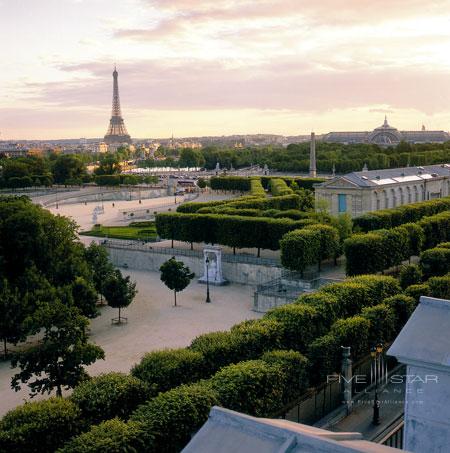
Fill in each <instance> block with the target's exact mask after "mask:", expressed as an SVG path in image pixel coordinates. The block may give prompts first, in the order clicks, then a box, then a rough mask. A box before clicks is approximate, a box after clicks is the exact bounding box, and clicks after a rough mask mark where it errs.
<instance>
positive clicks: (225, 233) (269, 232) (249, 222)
mask: <svg viewBox="0 0 450 453" xmlns="http://www.w3.org/2000/svg"><path fill="white" fill-rule="evenodd" d="M303 222H304V221H302V220H299V221H294V220H291V219H270V218H266V217H244V216H227V215H220V214H201V215H200V214H182V213H179V212H164V213H161V214H158V215H157V216H156V231H157V233H158V235H159V236H160V237H162V238H164V239H171V240H177V241H184V242H205V243H208V244H221V245H227V246H229V247H238V248H245V247H249V248H262V249H270V250H278V249H279V246H280V245H279V242H280V239H281V238H282V237H283V236H284V235H285V234H286V233H287V232H289V231H292V230H294V229H296V228H301V227H302V226H303Z"/></svg>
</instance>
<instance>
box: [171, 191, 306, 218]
mask: <svg viewBox="0 0 450 453" xmlns="http://www.w3.org/2000/svg"><path fill="white" fill-rule="evenodd" d="M222 206H223V207H225V206H227V207H230V208H234V209H259V210H267V209H278V210H287V209H299V208H300V197H299V196H298V195H295V194H292V195H285V196H282V197H271V198H262V197H259V196H252V195H249V196H243V197H239V198H232V199H229V200H216V201H204V202H202V201H191V202H188V203H183V204H181V205H179V206H178V207H177V212H181V213H183V214H194V213H196V212H198V211H199V210H200V209H203V208H217V207H222Z"/></svg>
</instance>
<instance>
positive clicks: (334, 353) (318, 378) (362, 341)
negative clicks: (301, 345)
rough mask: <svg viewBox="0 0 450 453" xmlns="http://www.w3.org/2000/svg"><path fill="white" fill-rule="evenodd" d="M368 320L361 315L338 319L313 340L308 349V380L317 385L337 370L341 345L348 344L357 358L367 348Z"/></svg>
mask: <svg viewBox="0 0 450 453" xmlns="http://www.w3.org/2000/svg"><path fill="white" fill-rule="evenodd" d="M369 332H370V321H369V320H367V319H365V318H363V317H362V316H353V317H352V318H346V319H339V320H338V321H336V322H335V323H334V324H333V326H332V328H331V329H330V332H329V333H328V334H326V335H324V336H322V337H319V338H317V339H316V340H314V341H313V342H312V343H311V345H310V347H309V350H308V354H307V358H308V360H309V363H310V375H311V378H310V382H311V384H312V385H318V384H319V383H320V382H322V381H323V380H324V379H325V377H326V376H327V375H329V374H331V373H333V372H336V371H339V369H340V363H341V357H342V353H341V346H350V347H351V348H352V349H351V350H352V357H353V358H355V359H358V358H360V357H362V356H363V355H365V354H366V353H367V352H368V350H369Z"/></svg>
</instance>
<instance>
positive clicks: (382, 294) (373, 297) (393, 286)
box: [348, 275, 401, 306]
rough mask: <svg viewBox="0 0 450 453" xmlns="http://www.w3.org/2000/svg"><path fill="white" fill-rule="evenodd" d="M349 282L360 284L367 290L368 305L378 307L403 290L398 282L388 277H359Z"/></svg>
mask: <svg viewBox="0 0 450 453" xmlns="http://www.w3.org/2000/svg"><path fill="white" fill-rule="evenodd" d="M348 281H350V282H353V283H360V284H362V285H364V286H365V287H366V288H367V294H368V298H369V300H368V302H367V303H366V306H367V305H377V304H378V303H380V302H381V301H382V300H383V299H384V298H386V297H389V296H393V295H395V294H398V293H399V292H400V291H401V289H400V285H399V283H398V281H397V280H396V279H395V278H393V277H389V276H386V275H359V276H358V277H352V278H350V279H349V280H348Z"/></svg>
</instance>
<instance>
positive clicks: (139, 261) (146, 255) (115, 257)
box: [107, 245, 282, 286]
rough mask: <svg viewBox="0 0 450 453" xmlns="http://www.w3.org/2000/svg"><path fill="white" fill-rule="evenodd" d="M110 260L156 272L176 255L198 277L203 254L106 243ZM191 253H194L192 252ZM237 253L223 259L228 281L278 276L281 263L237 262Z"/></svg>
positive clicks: (255, 280)
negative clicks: (229, 258) (231, 260)
mask: <svg viewBox="0 0 450 453" xmlns="http://www.w3.org/2000/svg"><path fill="white" fill-rule="evenodd" d="M107 250H108V252H109V255H110V258H111V261H112V263H113V264H114V265H115V266H118V267H127V268H129V269H136V270H144V271H152V272H159V268H160V266H161V265H162V264H163V263H164V262H165V261H167V260H168V259H170V258H171V257H172V256H175V258H176V259H177V260H181V261H183V262H184V263H185V264H186V265H187V266H189V268H190V269H191V271H192V272H195V275H196V277H197V278H200V277H201V276H202V275H203V255H202V254H201V253H198V252H197V254H198V256H189V255H191V254H190V253H189V251H188V250H187V251H186V254H183V253H182V252H180V251H179V250H174V251H172V250H171V249H170V248H169V249H166V251H164V253H162V252H161V249H158V251H155V250H152V249H151V248H150V247H149V248H148V249H143V248H141V249H135V248H131V247H130V248H125V247H115V246H114V245H108V247H107ZM192 255H194V254H192ZM238 260H239V257H238V256H236V257H233V262H229V261H227V257H226V255H225V256H224V259H223V260H222V271H223V277H224V278H225V279H226V280H228V281H229V282H230V283H241V284H244V285H254V286H256V285H260V284H262V283H264V282H267V281H268V280H272V279H274V278H278V277H281V269H282V268H281V266H271V265H258V264H252V263H245V262H239V261H238Z"/></svg>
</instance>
